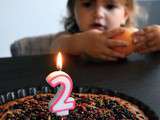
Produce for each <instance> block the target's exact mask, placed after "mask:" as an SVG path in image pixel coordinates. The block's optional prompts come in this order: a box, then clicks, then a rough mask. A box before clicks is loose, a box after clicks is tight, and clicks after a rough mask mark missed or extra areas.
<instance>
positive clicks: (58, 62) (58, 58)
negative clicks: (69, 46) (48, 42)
mask: <svg viewBox="0 0 160 120" xmlns="http://www.w3.org/2000/svg"><path fill="white" fill-rule="evenodd" d="M62 65H63V64H62V53H61V52H58V55H57V69H58V70H62Z"/></svg>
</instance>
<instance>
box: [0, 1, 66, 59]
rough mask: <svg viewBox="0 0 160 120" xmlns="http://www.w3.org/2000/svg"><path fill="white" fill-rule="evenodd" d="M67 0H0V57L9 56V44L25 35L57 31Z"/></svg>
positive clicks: (60, 25)
mask: <svg viewBox="0 0 160 120" xmlns="http://www.w3.org/2000/svg"><path fill="white" fill-rule="evenodd" d="M66 1H67V0H0V57H8V56H10V49H9V46H10V44H11V43H12V42H13V41H15V40H17V39H20V38H23V37H26V36H35V35H43V34H49V33H53V32H57V31H60V30H62V29H63V26H62V24H61V23H60V21H61V20H62V18H63V17H64V16H65V14H66V9H65V8H66Z"/></svg>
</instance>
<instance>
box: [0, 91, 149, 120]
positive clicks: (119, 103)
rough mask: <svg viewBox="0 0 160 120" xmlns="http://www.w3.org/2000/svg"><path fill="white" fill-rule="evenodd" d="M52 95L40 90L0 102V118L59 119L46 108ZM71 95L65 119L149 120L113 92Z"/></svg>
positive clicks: (137, 108)
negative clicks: (73, 103)
mask: <svg viewBox="0 0 160 120" xmlns="http://www.w3.org/2000/svg"><path fill="white" fill-rule="evenodd" d="M53 96H54V94H51V93H41V94H37V95H34V96H27V97H24V98H19V99H16V100H14V101H11V102H8V103H6V104H4V105H1V106H0V120H61V117H59V116H56V115H55V114H53V113H50V112H49V110H48V103H49V101H50V100H51V98H53ZM72 97H73V98H74V99H75V100H76V108H75V109H74V110H72V111H70V114H69V115H68V116H66V117H65V118H66V119H67V120H148V117H147V116H146V115H145V114H144V113H143V111H142V110H140V109H139V107H138V106H137V105H134V104H132V103H131V102H128V101H126V100H124V99H121V98H119V97H116V96H115V97H114V96H109V95H102V94H89V93H73V94H72Z"/></svg>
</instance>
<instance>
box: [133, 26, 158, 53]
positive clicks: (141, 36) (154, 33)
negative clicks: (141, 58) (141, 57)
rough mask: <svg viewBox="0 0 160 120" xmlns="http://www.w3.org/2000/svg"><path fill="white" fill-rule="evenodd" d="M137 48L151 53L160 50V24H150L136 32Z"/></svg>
mask: <svg viewBox="0 0 160 120" xmlns="http://www.w3.org/2000/svg"><path fill="white" fill-rule="evenodd" d="M134 40H135V41H134V42H135V44H136V45H135V46H136V47H135V50H136V51H137V52H139V53H151V52H155V51H159V50H160V26H159V25H153V26H148V27H146V28H144V29H142V30H140V31H138V32H136V33H135V34H134Z"/></svg>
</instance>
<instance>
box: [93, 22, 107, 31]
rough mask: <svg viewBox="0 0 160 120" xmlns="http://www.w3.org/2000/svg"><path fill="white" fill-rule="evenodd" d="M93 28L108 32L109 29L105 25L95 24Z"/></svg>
mask: <svg viewBox="0 0 160 120" xmlns="http://www.w3.org/2000/svg"><path fill="white" fill-rule="evenodd" d="M91 27H92V28H93V29H98V30H106V29H107V27H106V26H105V25H102V24H101V23H93V24H92V25H91Z"/></svg>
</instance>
